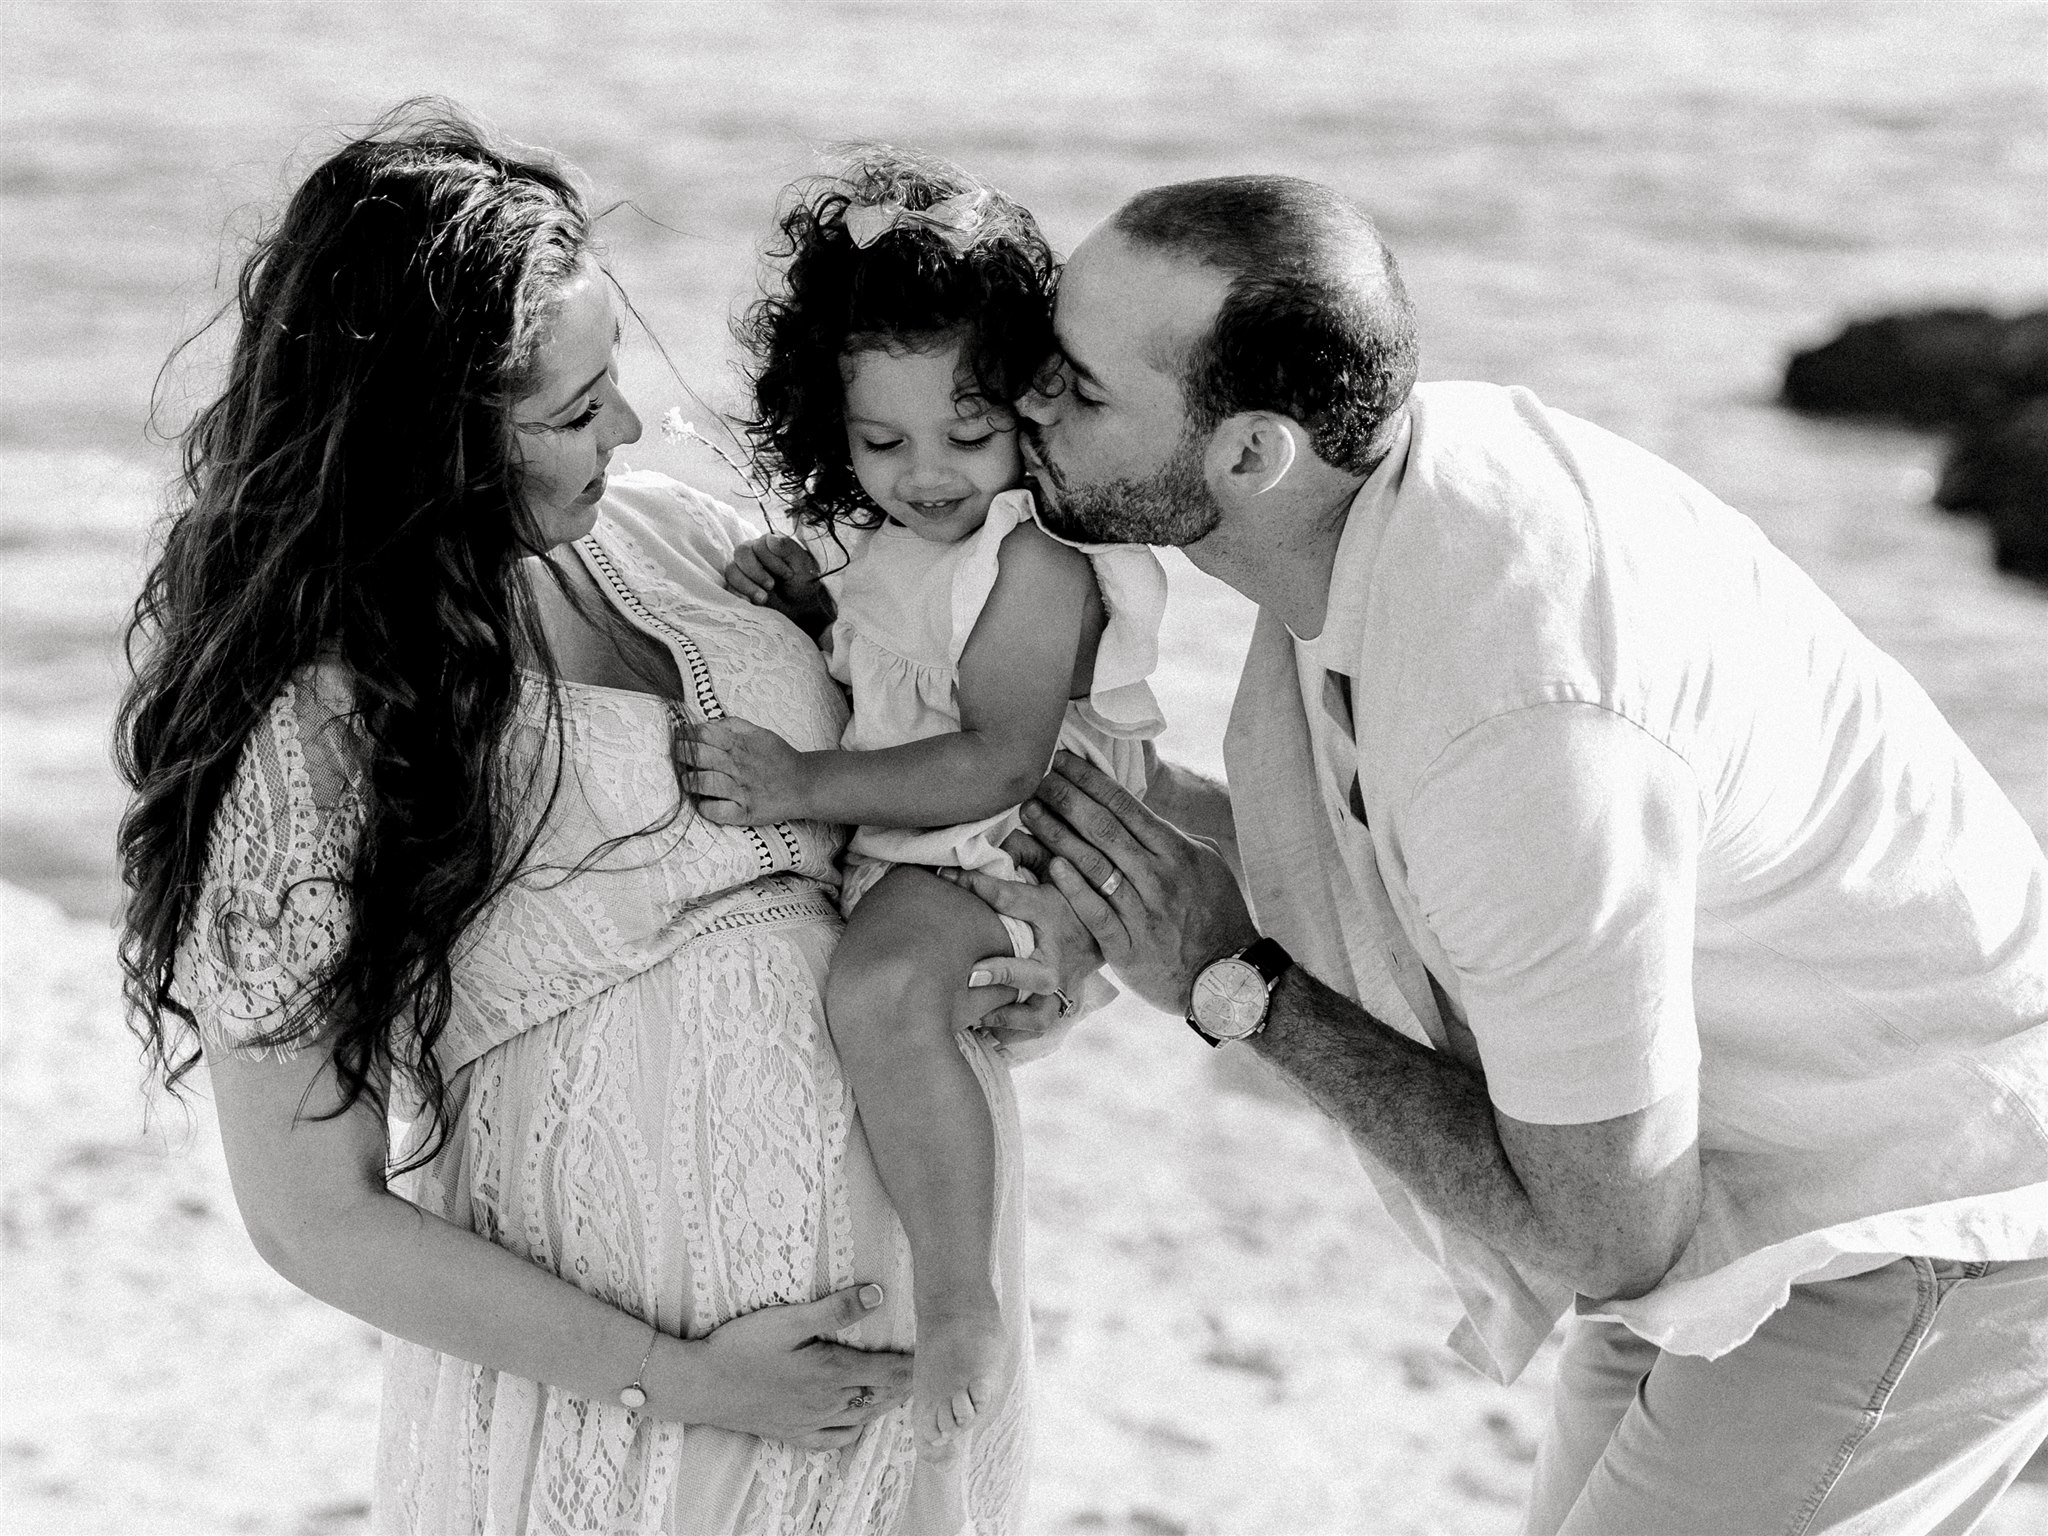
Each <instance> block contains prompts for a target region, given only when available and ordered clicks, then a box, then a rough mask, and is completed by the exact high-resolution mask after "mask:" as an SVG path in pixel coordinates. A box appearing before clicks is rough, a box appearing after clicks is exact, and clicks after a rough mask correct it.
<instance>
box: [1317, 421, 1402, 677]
mask: <svg viewBox="0 0 2048 1536" xmlns="http://www.w3.org/2000/svg"><path fill="white" fill-rule="evenodd" d="M1414 422H1415V418H1414V415H1413V413H1412V411H1410V410H1405V409H1404V410H1403V411H1402V413H1401V425H1400V427H1399V428H1398V429H1397V430H1396V432H1395V434H1394V441H1393V445H1392V446H1391V447H1390V448H1388V450H1387V456H1386V457H1385V458H1384V459H1382V460H1380V463H1379V468H1377V469H1375V470H1374V471H1373V472H1372V474H1371V475H1370V476H1368V477H1367V479H1366V482H1365V484H1363V485H1361V486H1360V487H1359V488H1358V493H1357V494H1356V495H1355V496H1353V497H1352V498H1351V507H1350V510H1349V511H1347V512H1346V513H1345V514H1344V532H1343V534H1342V535H1341V536H1340V537H1339V539H1338V540H1337V558H1336V561H1335V563H1334V564H1332V565H1331V567H1330V594H1329V597H1328V598H1327V599H1326V601H1325V606H1324V609H1323V632H1322V633H1321V634H1319V635H1317V636H1316V638H1315V639H1313V640H1309V641H1304V642H1303V643H1304V644H1306V645H1308V646H1310V647H1311V648H1312V650H1313V653H1314V655H1315V657H1316V659H1317V660H1318V661H1320V662H1321V663H1322V664H1323V665H1324V666H1325V667H1327V668H1329V669H1331V670H1332V671H1338V672H1343V673H1346V674H1347V675H1348V674H1350V673H1351V672H1352V670H1353V669H1354V668H1355V667H1356V666H1357V664H1358V662H1357V658H1358V656H1359V655H1360V654H1361V653H1362V651H1363V650H1364V647H1365V610H1366V603H1367V600H1368V599H1369V598H1370V597H1371V596H1372V573H1373V568H1374V566H1375V565H1377V564H1378V562H1379V556H1380V540H1381V539H1382V538H1383V537H1384V536H1385V534H1386V531H1387V521H1388V519H1389V517H1390V516H1391V515H1392V513H1393V509H1394V497H1395V494H1396V493H1397V492H1398V491H1399V490H1400V488H1401V477H1402V475H1403V473H1404V472H1405V471H1406V469H1407V467H1408V443H1409V438H1410V436H1411V435H1412V433H1413V431H1414Z"/></svg>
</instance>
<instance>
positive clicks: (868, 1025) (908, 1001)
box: [825, 865, 1010, 1445]
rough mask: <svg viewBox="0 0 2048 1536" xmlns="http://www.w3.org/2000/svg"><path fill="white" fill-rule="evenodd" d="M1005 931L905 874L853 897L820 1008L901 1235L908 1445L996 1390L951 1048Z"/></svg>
mask: <svg viewBox="0 0 2048 1536" xmlns="http://www.w3.org/2000/svg"><path fill="white" fill-rule="evenodd" d="M1009 948H1010V941H1009V937H1008V935H1007V934H1006V933H1005V932H1004V931H1003V926H1002V924H1001V923H1000V922H999V921H997V919H996V915H995V914H994V913H993V912H991V911H990V910H989V909H988V907H987V906H985V905H984V904H983V903H982V901H981V900H980V898H979V897H977V896H975V895H974V894H973V893H971V892H969V891H966V890H963V889H961V888H959V887H958V886H954V885H949V884H948V883H947V882H945V881H944V880H941V879H939V878H938V877H937V876H936V875H934V874H932V873H931V871H929V870H925V869H917V868H913V867H910V866H908V865H902V866H898V867H897V868H895V869H893V870H891V871H890V872H889V873H888V874H887V875H885V876H884V877H883V878H882V879H881V880H880V881H879V882H878V883H877V884H876V886H875V888H874V889H873V890H872V891H870V892H868V894H867V895H866V896H864V897H863V898H862V899H861V902H860V904H859V905H858V906H857V907H855V908H854V912H853V916H852V918H851V919H849V920H848V923H847V928H846V937H845V938H844V939H842V940H841V941H840V944H839V949H838V951H837V952H836V953H835V954H834V956H833V958H832V970H831V974H830V976H829V978H828V979H827V981H826V996H825V1012H826V1017H827V1019H828V1020H829V1021H830V1024H831V1029H832V1039H833V1042H834V1044H835V1045H836V1046H837V1047H838V1050H839V1060H840V1064H841V1066H842V1068H843V1069H844V1070H845V1073H846V1080H847V1083H848V1085H849V1086H850V1087H851V1088H852V1090H853V1102H854V1107H855V1109H856V1110H858V1111H859V1114H860V1119H861V1125H862V1127H863V1129H864V1130H865V1131H866V1133H867V1140H868V1146H869V1149H870V1150H871V1151H872V1152H873V1153H874V1158H875V1167H876V1169H877V1170H878V1171H879V1172H880V1174H881V1176H882V1185H883V1187H884V1188H885V1189H887V1190H888V1192H889V1198H890V1200H891V1201H892V1202H893V1203H894V1204H895V1207H896V1214H897V1215H898V1217H900V1218H901V1219H902V1222H903V1230H904V1233H905V1235H906V1236H908V1238H909V1239H910V1253H911V1260H912V1263H913V1266H914V1280H915V1286H916V1302H917V1358H916V1361H915V1364H914V1366H913V1372H912V1379H911V1397H912V1402H913V1412H914V1413H915V1416H916V1418H915V1422H916V1426H917V1432H918V1435H919V1437H920V1438H921V1439H922V1440H923V1441H924V1442H925V1443H927V1444H930V1445H939V1444H943V1443H944V1442H945V1441H946V1440H947V1439H948V1438H950V1437H951V1436H952V1435H953V1434H954V1433H955V1432H956V1431H957V1430H959V1429H962V1428H964V1427H965V1426H966V1425H967V1423H968V1422H969V1421H970V1420H972V1419H973V1418H974V1417H975V1415H976V1414H977V1413H978V1412H980V1411H981V1410H982V1409H983V1408H986V1407H987V1406H988V1405H989V1403H990V1402H991V1400H992V1399H993V1398H994V1396H995V1394H996V1392H997V1391H998V1390H999V1389H1000V1388H1001V1385H1002V1374H1003V1354H1004V1335H1003V1317H1002V1309H1001V1307H1000V1306H999V1305H998V1304H997V1301H996V1293H995V1285H994V1281H993V1278H992V1275H991V1257H992V1252H993V1249H994V1246H995V1201H996V1187H995V1163H996V1151H995V1127H994V1124H993V1122H992V1121H991V1120H990V1118H989V1108H988V1100H987V1098H986V1097H985V1096H984V1095H983V1093H982V1090H981V1084H980V1083H979V1082H978V1081H977V1080H976V1079H975V1076H974V1069H973V1068H972V1067H970V1066H969V1065H968V1064H967V1061H966V1060H965V1058H963V1057H962V1056H961V1054H960V1050H959V1047H958V1046H956V1045H955V1044H954V1041H953V1030H954V1023H955V1019H954V1009H955V1007H956V1006H957V1005H958V1004H959V1002H960V994H961V992H962V989H963V988H964V987H965V985H966V977H967V973H968V971H969V970H970V969H971V968H972V967H973V965H974V962H975V961H977V960H979V959H981V958H982V957H984V956H986V955H995V954H1004V953H1007V952H1008V950H1009Z"/></svg>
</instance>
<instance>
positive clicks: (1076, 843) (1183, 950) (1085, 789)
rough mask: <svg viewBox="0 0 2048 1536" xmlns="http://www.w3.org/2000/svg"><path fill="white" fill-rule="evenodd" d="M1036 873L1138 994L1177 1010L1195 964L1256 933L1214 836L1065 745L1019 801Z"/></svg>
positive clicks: (1230, 950) (1182, 1008) (1183, 1007)
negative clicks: (1184, 827) (1040, 864)
mask: <svg viewBox="0 0 2048 1536" xmlns="http://www.w3.org/2000/svg"><path fill="white" fill-rule="evenodd" d="M1024 824H1025V826H1026V827H1027V828H1028V829H1029V830H1030V831H1031V833H1032V834H1033V835H1034V836H1035V837H1036V838H1037V839H1038V840H1039V841H1040V842H1041V843H1043V844H1044V845H1045V847H1046V849H1047V851H1048V852H1049V853H1050V854H1051V855H1053V857H1052V859H1051V861H1050V862H1049V863H1048V864H1047V866H1046V869H1045V871H1044V872H1045V874H1046V875H1047V876H1048V877H1049V878H1050V879H1051V880H1052V882H1053V884H1054V885H1055V886H1057V887H1058V888H1059V891H1060V894H1061V895H1063V896H1065V897H1066V898H1067V901H1068V903H1069V904H1070V905H1071V906H1072V907H1073V909H1074V912H1075V915H1077V916H1078V917H1079V918H1080V919H1081V921H1082V922H1083V923H1084V924H1086V925H1087V928H1088V931H1089V932H1090V933H1091V934H1093V935H1094V937H1095V942H1096V945H1097V946H1098V947H1099V948H1100V949H1101V950H1102V957H1103V959H1104V960H1106V961H1107V962H1108V963H1109V965H1110V968H1111V969H1112V970H1114V971H1115V972H1116V973H1117V975H1119V976H1121V977H1122V978H1123V979H1124V981H1125V982H1127V983H1128V984H1129V985H1130V987H1131V989H1132V990H1133V991H1135V992H1136V993H1137V994H1138V995H1139V996H1140V997H1142V998H1144V999H1145V1000H1146V1001H1147V1002H1149V1003H1151V1004H1152V1005H1153V1006H1154V1007H1155V1008H1161V1009H1164V1010H1166V1011H1167V1012H1168V1013H1173V1014H1179V1015H1183V1016H1184V1015H1185V1014H1186V1013H1187V1011H1188V996H1189V993H1190V992H1191V991H1192V990H1193V988H1194V981H1195V973H1196V972H1197V971H1199V970H1201V968H1202V967H1203V966H1205V965H1207V964H1208V963H1209V962H1210V961H1211V960H1216V959H1219V958H1221V957H1222V956H1224V955H1228V954H1234V953H1235V952H1236V951H1238V950H1240V949H1243V948H1244V947H1245V946H1246V945H1247V944H1249V943H1251V942H1252V940H1254V939H1256V938H1257V937H1258V936H1259V933H1258V929H1257V928H1255V927H1254V926H1253V925H1252V919H1251V913H1250V911H1249V910H1248V909H1247V908H1246V906H1245V901H1244V893H1243V892H1242V891H1240V890H1239V889H1238V885H1237V880H1236V877H1235V876H1233V875H1232V874H1231V872H1230V866H1229V864H1228V863H1226V862H1225V861H1224V858H1223V855H1222V854H1221V853H1219V852H1218V851H1217V850H1216V848H1215V846H1214V845H1213V844H1210V843H1205V842H1203V841H1201V840H1199V839H1197V838H1192V837H1189V836H1188V835H1187V834H1185V833H1184V832H1181V831H1180V830H1179V829H1178V828H1176V827H1174V826H1173V825H1172V824H1171V823H1169V822H1166V821H1162V820H1161V819H1160V818H1159V817H1158V816H1156V815H1154V814H1153V813H1152V812H1151V811H1149V810H1147V809H1146V808H1145V807H1144V805H1143V804H1141V803H1140V802H1139V801H1138V800H1137V799H1136V798H1135V797H1134V796H1132V795H1131V794H1129V793H1128V792H1127V791H1125V790H1124V789H1123V788H1122V787H1121V786H1120V785H1119V784H1118V783H1117V782H1116V781H1115V780H1114V779H1112V778H1110V777H1109V775H1107V774H1105V773H1103V772H1101V771H1100V770H1099V769H1097V768H1095V767H1093V766H1092V765H1090V764H1089V763H1088V762H1086V761H1085V760H1083V759H1081V758H1079V757H1076V756H1074V755H1073V754H1072V753H1071V752H1062V753H1060V754H1059V755H1058V756H1057V757H1056V758H1055V759H1054V760H1053V769H1052V772H1051V773H1050V774H1048V775H1047V776H1046V778H1045V781H1044V782H1043V783H1042V784H1040V785H1039V786H1038V795H1037V798H1035V799H1033V800H1031V801H1028V802H1026V804H1025V806H1024Z"/></svg>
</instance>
